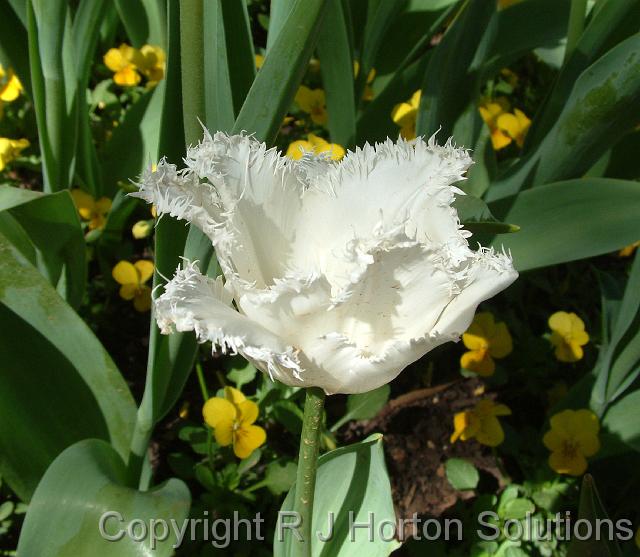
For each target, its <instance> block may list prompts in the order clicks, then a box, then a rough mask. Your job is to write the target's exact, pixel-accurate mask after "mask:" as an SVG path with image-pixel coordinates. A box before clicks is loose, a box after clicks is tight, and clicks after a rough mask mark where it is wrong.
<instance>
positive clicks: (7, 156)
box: [0, 137, 29, 172]
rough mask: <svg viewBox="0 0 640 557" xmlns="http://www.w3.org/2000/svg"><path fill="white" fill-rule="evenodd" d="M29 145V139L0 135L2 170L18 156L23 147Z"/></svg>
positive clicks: (0, 168) (0, 167)
mask: <svg viewBox="0 0 640 557" xmlns="http://www.w3.org/2000/svg"><path fill="white" fill-rule="evenodd" d="M27 147H29V140H27V139H9V138H7V137H0V172H1V171H2V170H4V167H5V166H7V164H9V163H10V162H11V161H12V160H14V159H16V158H18V157H19V156H20V153H21V152H22V150H23V149H26V148H27Z"/></svg>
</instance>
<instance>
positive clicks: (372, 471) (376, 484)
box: [273, 434, 400, 557]
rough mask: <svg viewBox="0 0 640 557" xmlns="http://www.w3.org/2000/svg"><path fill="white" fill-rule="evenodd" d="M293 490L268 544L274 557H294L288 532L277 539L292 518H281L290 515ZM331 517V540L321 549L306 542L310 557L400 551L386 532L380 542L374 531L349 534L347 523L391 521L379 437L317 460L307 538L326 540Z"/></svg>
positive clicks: (371, 555)
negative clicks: (310, 535) (310, 534)
mask: <svg viewBox="0 0 640 557" xmlns="http://www.w3.org/2000/svg"><path fill="white" fill-rule="evenodd" d="M295 489H296V486H295V485H294V486H293V487H292V488H291V490H290V491H289V493H288V494H287V497H286V499H285V500H284V503H283V504H282V508H281V513H280V515H279V518H278V527H276V535H275V537H274V543H273V554H274V556H275V557H293V556H294V555H297V553H296V543H295V542H294V541H293V539H292V534H291V530H282V533H283V535H282V536H280V535H279V532H280V528H281V525H282V524H283V523H287V522H291V521H293V520H294V518H295V517H288V519H287V520H285V518H287V515H286V514H283V513H287V512H290V511H291V510H292V509H293V501H294V498H295ZM331 514H333V518H334V524H335V526H334V530H333V536H332V537H331V539H330V540H329V541H326V542H324V543H322V542H321V541H320V540H319V539H318V538H317V537H314V538H312V540H311V554H312V555H313V556H314V557H318V556H322V557H329V556H331V557H350V556H352V555H368V556H369V557H386V556H387V555H389V554H391V552H392V551H394V550H395V549H397V548H398V547H399V546H400V544H399V542H397V541H396V540H393V539H392V537H391V536H390V535H389V534H390V533H389V531H386V532H385V536H386V539H387V541H385V540H383V539H382V537H381V536H380V532H379V530H378V529H377V528H374V531H373V532H372V533H371V538H370V536H369V532H368V530H367V529H366V528H362V529H357V530H356V529H354V530H350V529H349V524H350V523H358V524H365V523H368V521H369V520H370V517H371V516H372V515H373V517H374V523H375V524H378V525H379V524H381V523H382V522H383V521H390V522H393V523H395V521H396V517H395V512H394V509H393V501H392V499H391V486H390V484H389V476H388V474H387V470H386V467H385V463H384V451H383V448H382V435H380V434H375V435H371V436H370V437H368V438H367V439H365V440H364V441H362V442H361V443H356V444H355V445H349V446H347V447H341V448H339V449H336V450H335V451H331V452H329V453H327V454H325V455H322V456H321V457H320V459H319V464H318V473H317V478H316V489H315V497H314V503H313V518H312V523H313V526H312V532H322V533H323V534H324V535H325V536H326V535H327V534H328V528H329V525H328V522H327V521H328V520H329V518H328V517H330V516H331ZM351 536H353V537H354V538H351Z"/></svg>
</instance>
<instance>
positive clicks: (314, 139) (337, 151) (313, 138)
mask: <svg viewBox="0 0 640 557" xmlns="http://www.w3.org/2000/svg"><path fill="white" fill-rule="evenodd" d="M305 151H307V152H311V153H314V154H316V155H319V154H320V153H329V152H330V153H331V160H334V161H339V160H340V159H342V157H344V147H342V145H338V144H337V143H329V142H328V141H327V140H325V139H323V138H322V137H318V136H317V135H314V134H312V133H310V134H309V135H308V136H307V139H306V140H305V139H298V140H297V141H293V142H292V143H290V144H289V147H288V148H287V157H289V158H290V159H294V160H299V159H301V158H302V155H303V154H304V152H305Z"/></svg>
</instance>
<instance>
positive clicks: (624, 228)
mask: <svg viewBox="0 0 640 557" xmlns="http://www.w3.org/2000/svg"><path fill="white" fill-rule="evenodd" d="M489 208H490V210H491V212H492V213H493V214H494V215H495V216H496V218H498V219H499V220H503V221H508V222H513V223H516V224H517V225H518V226H519V227H520V232H518V233H517V234H508V235H506V236H501V237H500V238H499V239H495V240H494V241H493V245H494V246H495V247H498V248H499V247H501V246H502V247H504V248H505V249H507V250H509V251H510V252H511V254H512V255H513V261H514V264H515V267H516V269H518V270H520V271H526V270H528V269H535V268H538V267H546V266H549V265H556V264H558V263H566V262H567V261H575V260H577V259H585V258H588V257H593V256H596V255H602V254H603V253H608V252H611V251H614V250H616V249H620V248H622V247H624V246H626V245H629V244H632V243H633V242H635V241H636V240H637V239H638V217H639V216H640V184H639V183H637V182H629V181H624V180H613V179H607V178H584V179H580V180H569V181H566V182H557V183H554V184H547V185H545V186H538V187H535V188H532V189H529V190H526V191H523V192H521V193H519V194H518V195H515V196H511V197H508V198H505V199H501V200H499V201H495V202H493V203H489Z"/></svg>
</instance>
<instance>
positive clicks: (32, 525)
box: [18, 439, 191, 557]
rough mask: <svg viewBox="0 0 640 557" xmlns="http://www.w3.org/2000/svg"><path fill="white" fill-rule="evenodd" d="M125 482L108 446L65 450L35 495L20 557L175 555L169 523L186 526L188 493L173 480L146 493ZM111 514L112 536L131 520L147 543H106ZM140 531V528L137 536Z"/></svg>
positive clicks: (91, 442) (87, 444)
mask: <svg viewBox="0 0 640 557" xmlns="http://www.w3.org/2000/svg"><path fill="white" fill-rule="evenodd" d="M126 478H127V473H126V467H125V465H124V462H123V461H122V459H121V457H120V455H118V453H117V452H116V451H114V450H113V448H112V447H111V446H110V445H108V444H107V443H105V442H104V441H100V440H97V439H87V440H84V441H80V442H78V443H76V444H75V445H72V446H71V447H69V448H68V449H66V450H65V451H64V452H63V453H62V454H60V456H59V457H58V458H57V459H56V460H55V461H54V462H53V464H52V465H51V466H50V467H49V469H48V470H47V472H46V474H45V475H44V477H43V478H42V481H41V482H40V484H39V485H38V488H37V489H36V492H35V493H34V495H33V500H32V502H31V505H30V507H29V510H28V512H27V516H26V518H25V522H24V525H23V527H22V532H21V534H20V540H19V543H18V552H19V553H20V554H21V555H38V557H54V556H55V557H89V556H92V555H100V556H101V557H109V556H113V557H116V556H117V557H138V556H142V555H154V556H155V555H157V556H159V557H160V556H163V555H164V556H169V555H173V552H174V549H173V547H172V546H173V545H175V544H176V536H175V530H174V529H173V528H172V527H171V524H170V522H169V521H171V520H174V521H176V524H177V526H178V528H180V527H181V526H182V524H183V521H184V520H185V519H186V518H187V516H188V513H189V507H190V504H191V497H190V495H189V489H188V488H187V486H186V485H185V484H184V483H183V482H182V481H181V480H178V479H170V480H168V481H167V482H165V483H163V484H161V485H159V486H157V487H154V488H153V489H151V490H149V491H145V492H141V491H137V490H135V489H132V488H130V487H127V486H126ZM107 512H110V513H114V514H111V515H110V517H109V516H107V517H105V518H104V519H103V521H102V524H103V531H104V532H105V534H107V535H108V536H114V537H116V536H118V535H119V532H121V531H124V530H125V529H126V528H127V526H128V524H129V523H130V522H131V521H132V520H138V521H142V522H144V523H145V524H146V528H147V535H146V536H145V538H144V539H143V540H142V541H135V540H134V539H132V538H131V537H130V536H129V535H127V534H126V533H125V535H123V536H122V538H121V539H119V540H118V541H112V540H109V539H105V537H103V536H102V535H101V533H100V524H101V518H102V517H103V515H104V514H105V513H107ZM115 513H119V515H116V514H115ZM120 517H122V520H121V519H120ZM151 521H155V522H154V523H155V524H156V526H155V528H154V527H153V526H151V524H152V523H151ZM161 521H164V524H163V523H162V522H161ZM165 525H166V527H167V530H166V531H165V530H164V528H163V526H165ZM141 531H142V526H140V525H139V524H138V526H137V527H136V529H135V533H136V534H140V533H141ZM165 534H166V537H165ZM162 538H165V539H162Z"/></svg>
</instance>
